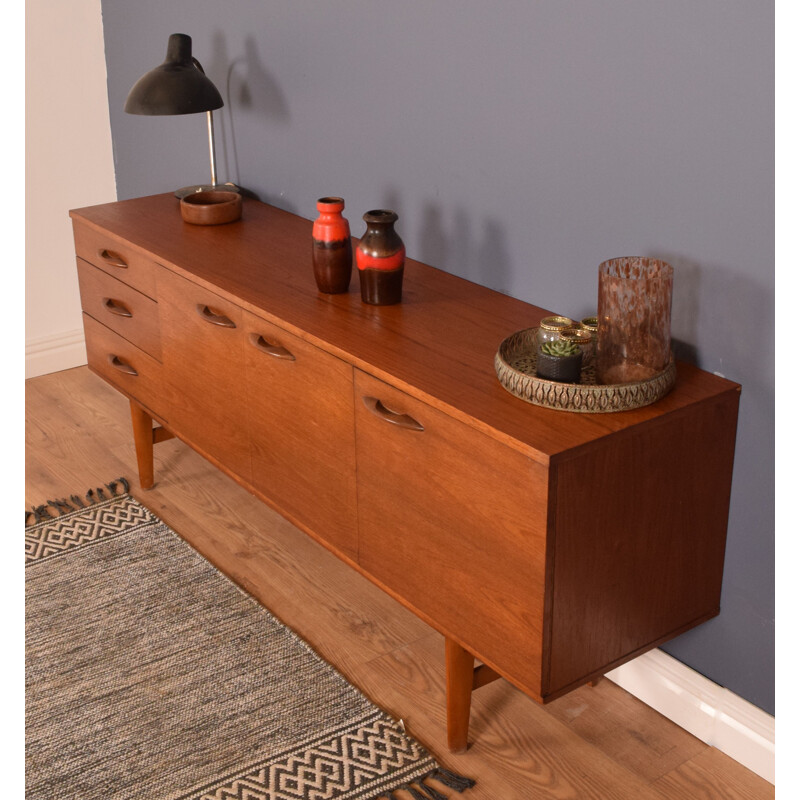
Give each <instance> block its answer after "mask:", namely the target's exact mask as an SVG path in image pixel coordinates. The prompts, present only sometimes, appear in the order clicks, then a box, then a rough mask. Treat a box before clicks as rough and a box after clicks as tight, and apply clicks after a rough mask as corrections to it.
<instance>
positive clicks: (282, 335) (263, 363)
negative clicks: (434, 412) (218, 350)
mask: <svg viewBox="0 0 800 800" xmlns="http://www.w3.org/2000/svg"><path fill="white" fill-rule="evenodd" d="M243 325H244V328H245V341H246V344H245V367H246V372H247V386H246V392H247V425H248V426H249V428H250V432H251V437H250V446H251V451H252V463H253V486H254V487H255V488H256V489H258V490H259V491H262V492H263V493H264V494H265V495H267V496H268V497H271V498H272V499H273V500H274V501H275V503H276V504H277V505H278V506H279V507H280V508H282V509H284V510H285V511H286V512H288V513H289V514H290V515H291V516H292V518H293V519H295V520H297V521H298V522H299V523H301V524H302V525H304V526H307V527H308V528H309V529H310V530H312V531H315V532H317V533H318V535H319V536H321V537H323V538H325V539H326V540H327V541H328V542H330V544H331V545H333V546H334V547H335V548H336V549H338V550H340V551H341V552H343V553H344V554H346V555H348V556H350V557H351V558H352V559H354V560H355V559H357V557H358V522H357V517H356V453H355V449H356V446H355V425H354V421H353V368H352V367H351V366H350V365H349V364H347V363H345V362H344V361H342V360H341V359H338V358H336V357H335V356H332V355H330V354H329V353H326V352H325V351H323V350H320V349H319V348H318V347H315V346H314V345H311V344H309V343H308V342H306V341H304V340H303V339H300V338H299V337H297V336H293V335H292V334H290V333H287V332H286V331H285V330H283V329H282V328H278V327H277V326H275V325H272V324H271V323H269V322H266V321H265V320H263V319H261V318H260V317H256V316H255V315H254V314H248V313H245V314H244V317H243Z"/></svg>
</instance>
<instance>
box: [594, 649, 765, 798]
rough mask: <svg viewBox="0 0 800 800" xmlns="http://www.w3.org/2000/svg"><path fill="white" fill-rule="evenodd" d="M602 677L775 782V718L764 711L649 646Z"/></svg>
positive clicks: (661, 651)
mask: <svg viewBox="0 0 800 800" xmlns="http://www.w3.org/2000/svg"><path fill="white" fill-rule="evenodd" d="M606 677H607V678H609V679H610V680H612V681H614V683H616V684H617V685H618V686H621V687H622V688H623V689H625V691H627V692H630V693H631V694H632V695H634V697H638V698H639V699H640V700H641V701H643V702H644V703H647V705H649V706H651V707H652V708H654V709H655V710H656V711H658V712H659V713H660V714H663V715H664V716H665V717H667V719H670V720H672V721H673V722H674V723H676V724H677V725H680V726H681V727H682V728H684V729H685V730H687V731H688V732H689V733H691V734H692V735H693V736H696V737H697V738H698V739H701V740H702V741H704V742H706V744H709V745H711V746H712V747H716V748H717V749H718V750H721V751H722V752H723V753H725V754H726V755H729V756H730V757H731V758H733V759H735V760H736V761H738V762H739V763H740V764H742V765H743V766H745V767H747V768H748V769H749V770H751V771H752V772H755V773H756V775H760V776H761V777H762V778H764V779H765V780H768V781H769V782H770V783H772V784H774V783H775V718H774V717H772V716H770V715H769V714H767V713H766V712H765V711H762V710H761V709H760V708H757V707H756V706H754V705H752V704H751V703H748V702H747V701H746V700H743V699H742V698H741V697H739V696H738V695H735V694H734V693H733V692H731V691H729V690H728V689H724V688H723V687H722V686H719V685H718V684H716V683H714V682H713V681H710V680H709V679H708V678H705V677H704V676H702V675H700V673H698V672H695V671H694V670H693V669H691V668H690V667H687V666H686V665H685V664H682V663H681V662H680V661H678V660H677V659H675V658H673V657H672V656H670V655H668V654H667V653H665V652H664V651H663V650H651V651H650V652H649V653H645V654H644V655H643V656H639V658H636V659H634V660H633V661H629V662H628V663H627V664H623V666H621V667H617V669H615V670H612V671H611V672H609V673H608V674H607V675H606Z"/></svg>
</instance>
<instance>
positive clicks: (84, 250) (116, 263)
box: [72, 220, 156, 298]
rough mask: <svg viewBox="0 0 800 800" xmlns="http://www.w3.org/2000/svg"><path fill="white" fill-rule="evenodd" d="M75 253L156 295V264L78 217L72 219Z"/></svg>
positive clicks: (123, 241) (146, 292) (140, 289)
mask: <svg viewBox="0 0 800 800" xmlns="http://www.w3.org/2000/svg"><path fill="white" fill-rule="evenodd" d="M72 230H73V234H74V236H75V252H76V254H77V255H78V257H79V258H82V259H83V260H84V261H88V262H89V263H90V264H94V265H95V266H96V267H99V268H100V269H101V270H103V272H107V273H108V274H109V275H113V277H115V278H118V279H119V280H121V281H124V282H125V283H127V284H128V285H129V286H132V287H133V288H134V289H138V290H139V291H140V292H142V293H143V294H146V295H147V296H148V297H153V298H155V291H156V280H155V268H156V264H155V262H154V261H153V260H151V259H150V258H147V257H146V256H144V255H142V254H141V253H140V252H139V251H137V250H136V249H134V248H133V247H131V245H130V244H129V243H128V242H126V241H125V240H124V239H120V238H118V237H117V236H114V235H113V234H111V233H106V232H105V231H97V230H95V229H94V228H90V227H89V226H88V225H85V224H83V223H81V222H79V221H77V220H75V221H74V222H73V227H72Z"/></svg>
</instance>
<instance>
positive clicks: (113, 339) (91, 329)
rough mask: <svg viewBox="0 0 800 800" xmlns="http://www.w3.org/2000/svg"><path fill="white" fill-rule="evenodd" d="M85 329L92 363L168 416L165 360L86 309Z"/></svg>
mask: <svg viewBox="0 0 800 800" xmlns="http://www.w3.org/2000/svg"><path fill="white" fill-rule="evenodd" d="M83 329H84V332H85V334H86V355H87V358H88V361H89V367H90V368H91V369H92V370H94V372H96V373H97V374H98V375H100V376H101V377H102V378H105V380H107V381H108V382H109V383H111V384H113V385H114V386H116V387H117V388H118V389H119V390H120V391H122V392H124V393H125V394H126V395H128V397H130V398H132V399H134V400H136V401H137V402H139V403H140V404H141V405H143V406H145V407H146V408H149V409H150V410H151V411H153V412H155V413H156V414H157V415H158V416H159V417H161V418H162V419H166V418H167V416H168V412H167V411H166V410H165V408H166V405H165V403H164V397H163V393H162V384H161V380H162V374H161V373H162V370H161V364H159V363H158V361H156V360H155V359H154V358H152V357H151V356H149V355H147V353H145V352H144V351H143V350H140V349H139V348H138V347H136V345H134V344H131V343H130V342H129V341H128V340H127V339H123V338H122V336H119V335H118V334H116V333H114V331H112V330H110V329H109V328H106V326H105V325H101V324H100V323H99V322H98V321H97V320H95V319H93V318H92V317H90V316H89V315H88V314H85V313H84V315H83Z"/></svg>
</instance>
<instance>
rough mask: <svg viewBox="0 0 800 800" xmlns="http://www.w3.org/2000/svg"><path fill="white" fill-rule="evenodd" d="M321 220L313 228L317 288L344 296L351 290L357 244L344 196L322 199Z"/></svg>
mask: <svg viewBox="0 0 800 800" xmlns="http://www.w3.org/2000/svg"><path fill="white" fill-rule="evenodd" d="M317 211H319V217H317V219H316V220H315V221H314V225H313V226H312V228H311V245H312V250H311V253H312V261H313V264H314V280H316V282H317V288H318V289H319V290H320V291H321V292H325V293H326V294H341V293H342V292H346V291H347V290H348V289H349V288H350V276H351V274H352V271H353V242H352V240H351V238H350V224H349V223H348V221H347V220H346V219H345V218H344V217H343V216H342V211H344V200H342V198H341V197H320V199H319V200H317Z"/></svg>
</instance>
